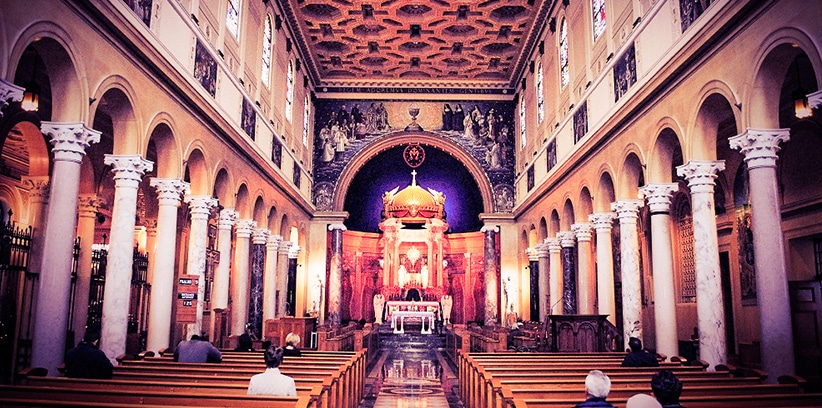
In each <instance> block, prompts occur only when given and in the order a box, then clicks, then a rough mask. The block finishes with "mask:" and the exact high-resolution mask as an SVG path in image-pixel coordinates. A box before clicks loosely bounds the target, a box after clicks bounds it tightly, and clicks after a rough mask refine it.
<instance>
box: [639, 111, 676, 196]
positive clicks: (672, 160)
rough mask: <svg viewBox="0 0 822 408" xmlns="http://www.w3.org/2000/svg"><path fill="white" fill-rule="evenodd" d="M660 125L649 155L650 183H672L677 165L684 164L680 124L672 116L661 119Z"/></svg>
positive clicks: (648, 179) (648, 170) (648, 180)
mask: <svg viewBox="0 0 822 408" xmlns="http://www.w3.org/2000/svg"><path fill="white" fill-rule="evenodd" d="M660 125H661V127H660V128H659V131H658V132H656V135H657V136H656V138H655V139H654V140H653V146H652V147H651V154H650V155H649V156H648V163H647V172H648V178H647V180H646V181H647V182H648V183H670V182H671V181H673V180H674V179H675V177H674V176H675V173H674V172H675V171H676V170H675V168H676V166H679V165H681V164H683V163H682V139H681V137H680V135H681V134H682V132H681V131H680V130H679V126H678V125H677V124H676V123H675V122H674V121H673V119H670V118H666V120H663V121H660Z"/></svg>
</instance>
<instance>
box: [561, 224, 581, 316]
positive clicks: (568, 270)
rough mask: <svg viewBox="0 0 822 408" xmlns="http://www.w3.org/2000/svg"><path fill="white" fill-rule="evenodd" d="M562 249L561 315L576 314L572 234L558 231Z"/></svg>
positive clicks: (573, 240) (575, 281) (575, 280)
mask: <svg viewBox="0 0 822 408" xmlns="http://www.w3.org/2000/svg"><path fill="white" fill-rule="evenodd" d="M557 238H558V239H559V244H560V246H561V247H562V250H561V251H562V252H561V256H562V314H566V315H571V314H577V276H576V265H575V260H574V244H576V241H575V239H574V233H573V232H571V231H560V232H558V233H557Z"/></svg>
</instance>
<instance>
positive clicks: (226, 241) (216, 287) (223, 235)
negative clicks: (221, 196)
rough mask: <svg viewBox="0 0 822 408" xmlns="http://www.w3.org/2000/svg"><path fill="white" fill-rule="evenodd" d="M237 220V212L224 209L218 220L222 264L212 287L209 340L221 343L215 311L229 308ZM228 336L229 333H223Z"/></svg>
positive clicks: (217, 268) (218, 268) (218, 246)
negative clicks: (234, 229)
mask: <svg viewBox="0 0 822 408" xmlns="http://www.w3.org/2000/svg"><path fill="white" fill-rule="evenodd" d="M236 220H237V211H234V210H233V209H230V208H224V209H222V210H221V211H220V215H219V218H218V220H217V250H218V251H219V252H220V262H219V263H218V264H217V267H216V268H214V281H213V282H212V285H211V331H210V332H209V335H208V338H209V339H211V341H214V342H219V341H220V340H221V339H218V338H215V337H214V335H215V332H216V318H217V313H215V312H214V310H217V309H220V310H225V309H226V308H228V288H229V279H230V278H229V277H230V276H231V228H233V227H234V222H235V221H236ZM223 334H224V335H227V334H228V333H223Z"/></svg>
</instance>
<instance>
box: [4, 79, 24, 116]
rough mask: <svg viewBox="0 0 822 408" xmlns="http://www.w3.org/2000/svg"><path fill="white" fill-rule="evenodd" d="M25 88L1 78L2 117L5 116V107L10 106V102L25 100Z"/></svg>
mask: <svg viewBox="0 0 822 408" xmlns="http://www.w3.org/2000/svg"><path fill="white" fill-rule="evenodd" d="M25 91H26V89H25V88H23V87H20V86H17V85H15V84H13V83H11V82H6V80H5V79H0V118H2V117H3V109H5V108H6V106H9V102H20V101H22V100H23V93H24V92H25Z"/></svg>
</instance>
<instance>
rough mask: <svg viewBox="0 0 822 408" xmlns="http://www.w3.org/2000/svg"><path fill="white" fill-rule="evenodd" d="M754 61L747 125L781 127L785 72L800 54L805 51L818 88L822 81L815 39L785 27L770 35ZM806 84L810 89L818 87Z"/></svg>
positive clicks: (762, 127) (748, 92) (748, 91)
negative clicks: (780, 105) (780, 115)
mask: <svg viewBox="0 0 822 408" xmlns="http://www.w3.org/2000/svg"><path fill="white" fill-rule="evenodd" d="M765 38H767V39H768V42H767V43H763V44H762V46H761V48H760V50H759V54H758V55H757V58H756V59H755V63H754V64H752V65H751V66H752V67H753V68H752V69H753V70H754V71H753V72H752V74H751V76H750V77H751V78H752V79H753V85H752V86H749V87H747V88H746V91H747V92H746V94H745V95H744V101H745V105H746V106H750V109H746V110H745V112H744V115H745V123H747V124H748V126H747V127H751V128H756V129H776V128H779V122H778V120H779V101H780V92H781V91H782V82H783V80H784V78H785V73H786V72H787V70H788V67H789V66H790V65H791V63H792V61H793V60H794V58H796V56H797V55H799V54H801V53H804V54H805V55H807V57H808V59H809V60H810V63H811V66H812V67H813V71H814V74H815V78H814V79H815V82H816V89H818V86H819V84H820V83H822V59H820V55H819V53H818V50H817V46H816V42H817V41H814V40H813V39H811V38H810V37H808V35H807V34H806V33H804V32H802V31H800V30H798V29H796V28H793V27H786V28H781V29H779V30H776V31H775V32H773V33H771V34H769V35H767V36H766V37H765ZM807 85H808V88H806V90H807V91H809V92H808V93H810V92H812V91H814V90H816V89H810V85H811V84H810V83H808V84H807Z"/></svg>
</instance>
